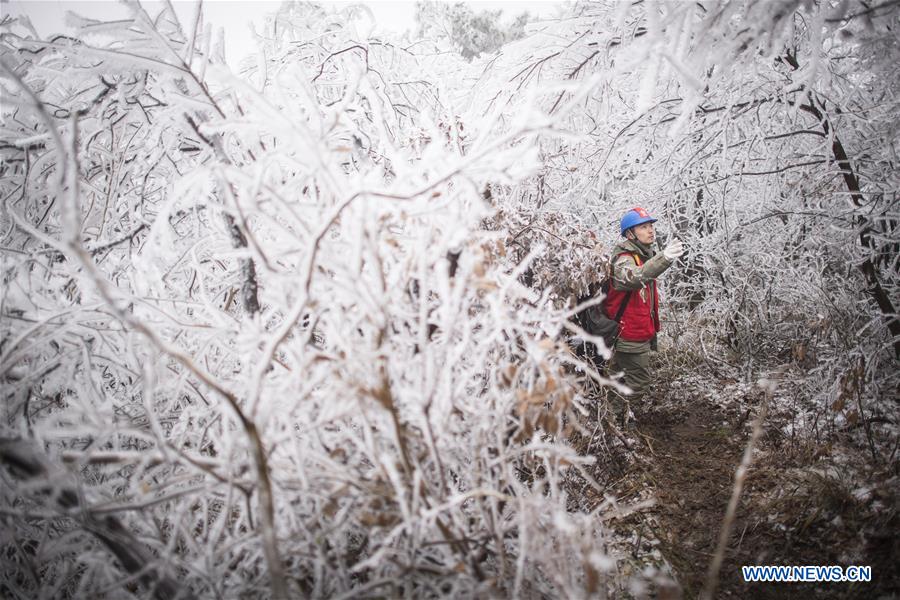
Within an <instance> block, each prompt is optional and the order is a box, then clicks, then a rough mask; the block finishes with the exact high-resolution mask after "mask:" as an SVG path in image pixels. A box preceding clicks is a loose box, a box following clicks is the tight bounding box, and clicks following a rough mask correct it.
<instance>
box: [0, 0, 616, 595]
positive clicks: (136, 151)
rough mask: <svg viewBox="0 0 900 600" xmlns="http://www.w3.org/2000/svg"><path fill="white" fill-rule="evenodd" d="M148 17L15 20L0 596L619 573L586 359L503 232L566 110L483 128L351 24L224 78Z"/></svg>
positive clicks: (10, 51) (266, 53)
mask: <svg viewBox="0 0 900 600" xmlns="http://www.w3.org/2000/svg"><path fill="white" fill-rule="evenodd" d="M130 6H131V9H132V15H131V17H130V18H128V19H126V20H124V21H117V22H111V23H104V22H97V21H90V20H82V21H81V22H80V23H78V30H77V32H76V33H75V34H73V35H71V36H55V37H52V38H50V39H46V40H45V39H40V38H38V37H37V36H36V35H35V33H34V32H33V31H32V30H30V29H29V27H28V23H27V22H23V21H14V20H9V19H8V20H6V21H5V22H4V23H3V27H4V29H3V33H2V70H3V73H2V85H3V88H4V93H3V105H2V111H3V114H2V118H3V147H2V152H3V166H2V172H0V194H2V197H3V199H4V204H3V230H2V233H3V243H2V247H3V250H2V253H3V254H2V255H3V274H2V276H3V282H4V285H3V296H2V307H3V320H2V347H0V352H2V355H0V376H2V378H3V394H4V406H5V408H6V410H5V412H4V421H3V424H2V433H0V437H2V443H0V458H2V461H3V465H4V468H3V469H2V470H0V473H2V475H0V476H2V478H3V486H2V489H3V491H2V496H0V497H2V507H3V508H2V510H3V512H2V516H0V518H2V519H3V523H4V531H5V532H7V534H6V535H5V536H4V538H3V542H2V552H3V554H4V561H3V567H2V569H3V574H2V577H0V581H2V583H0V585H2V586H3V593H4V595H7V596H11V597H29V596H34V595H36V594H49V595H55V596H56V595H58V596H64V597H66V596H67V597H74V596H80V595H84V594H102V593H114V594H116V595H123V596H125V595H137V596H146V595H153V596H157V597H161V598H171V597H187V596H192V595H199V596H238V595H239V596H242V597H250V596H262V597H270V596H274V597H288V596H296V595H303V596H316V597H325V596H327V597H335V596H357V595H361V594H375V595H386V596H399V595H414V596H422V595H425V596H450V597H458V596H460V595H468V596H472V595H510V596H529V595H548V594H556V593H562V594H565V595H570V596H577V595H581V594H584V593H586V592H585V591H587V592H588V593H593V592H595V591H597V590H600V589H606V587H607V586H612V585H615V583H614V581H613V579H612V578H611V577H610V576H609V575H608V571H609V567H610V562H609V561H608V560H607V559H606V558H605V544H606V541H605V539H606V538H605V534H604V525H603V521H602V519H601V518H600V515H602V512H601V511H603V510H606V508H607V507H606V506H605V505H601V506H599V507H594V506H591V507H588V508H587V509H585V510H575V511H571V510H569V509H570V508H571V505H572V503H571V501H570V498H569V496H568V488H567V486H566V481H567V480H568V478H570V477H572V476H577V477H579V478H580V480H581V481H585V482H587V483H588V484H590V485H594V486H595V488H596V490H597V492H598V493H601V492H602V487H601V486H600V485H599V484H598V483H596V482H593V483H591V482H592V480H591V478H590V476H589V474H587V472H586V471H585V466H586V465H587V464H588V463H590V462H591V459H590V457H584V456H579V455H578V454H577V453H576V452H575V451H574V450H573V449H572V448H571V447H570V445H569V444H568V442H567V436H568V434H569V433H571V432H572V431H573V430H575V429H577V428H578V427H579V419H580V416H581V415H583V414H588V413H589V412H591V411H592V410H594V407H593V406H590V405H589V404H588V402H587V400H586V399H585V397H584V396H583V395H582V394H581V392H580V389H579V388H578V387H576V386H575V384H574V382H573V381H571V380H570V379H569V378H568V377H567V375H566V372H567V368H569V367H571V366H579V365H580V366H581V368H582V369H585V370H588V372H591V368H590V367H589V366H587V365H584V364H581V363H580V362H579V361H578V359H576V358H575V357H573V356H572V355H571V354H570V353H569V352H568V349H567V348H566V346H565V344H564V341H563V340H561V339H560V336H559V334H560V332H561V330H562V329H563V328H564V327H566V326H567V325H566V323H567V322H566V320H565V317H566V313H565V312H564V311H562V310H559V309H558V308H557V307H556V306H554V304H553V302H552V301H551V299H550V297H549V296H548V295H547V294H543V293H539V292H535V291H534V290H533V289H531V288H528V287H527V286H525V285H523V284H522V283H521V282H520V276H521V274H522V273H523V272H524V271H525V270H526V269H527V268H528V267H529V261H530V260H531V259H528V258H526V259H524V260H521V261H509V260H504V259H503V255H504V245H503V244H504V236H503V235H501V234H499V233H497V232H495V231H492V230H490V229H486V228H484V227H482V223H483V221H484V219H485V218H487V217H488V216H490V215H491V214H492V212H493V210H494V207H493V206H492V205H491V203H490V201H489V198H488V196H489V193H488V192H489V190H491V189H492V187H493V186H495V185H512V184H515V183H516V182H518V181H520V180H521V179H522V178H523V177H527V176H528V175H529V174H530V173H532V172H533V171H534V170H535V169H536V168H537V166H538V165H537V161H536V152H535V147H536V146H535V139H536V138H537V137H538V136H539V135H554V129H555V120H554V118H553V117H551V116H548V115H546V114H543V113H542V112H541V111H540V110H537V109H532V110H530V111H526V112H523V113H522V115H521V118H520V119H519V121H518V122H517V123H514V124H513V125H512V126H511V127H507V128H504V129H503V131H498V130H496V129H494V128H493V127H492V123H491V122H490V121H485V122H484V123H464V122H463V121H462V120H461V119H460V118H459V116H458V115H457V114H456V112H455V111H453V110H452V109H451V108H449V107H450V106H451V105H450V102H451V100H452V99H448V98H445V97H444V96H443V92H442V91H441V86H440V85H438V82H436V81H435V80H434V79H433V77H434V73H435V71H434V70H433V69H432V67H433V65H432V64H431V63H430V62H429V61H433V60H434V57H432V56H428V55H426V56H424V57H422V58H420V57H418V56H416V55H415V54H412V53H411V52H409V51H407V50H403V49H402V48H399V47H396V46H393V45H391V44H390V43H386V42H383V41H370V40H360V39H356V38H355V37H354V35H353V33H352V32H351V30H349V29H348V28H346V27H344V24H345V23H348V22H350V21H351V20H352V11H354V10H356V9H354V8H352V7H351V8H347V9H346V10H345V11H344V12H339V13H334V12H329V11H327V10H325V9H322V8H321V7H318V6H315V5H309V4H305V3H296V4H289V5H285V6H284V7H283V9H282V10H280V11H279V12H278V13H277V14H276V15H275V16H273V18H272V19H271V20H270V22H269V26H268V31H267V33H266V39H265V43H264V44H263V46H262V47H261V49H260V59H259V61H258V62H257V64H256V66H254V67H248V68H247V69H246V70H245V72H244V74H243V76H235V75H233V74H232V73H231V72H230V71H229V70H228V69H227V68H226V67H225V66H224V64H223V61H222V60H221V58H220V57H219V55H218V54H217V52H216V50H215V48H216V45H215V43H214V41H213V37H212V35H211V30H210V28H209V27H207V26H206V24H205V23H204V22H203V17H202V13H198V16H197V18H196V20H195V21H194V22H192V23H187V24H182V23H179V22H178V20H177V18H176V17H175V15H174V14H173V13H172V12H171V11H170V10H169V9H168V8H166V9H163V10H162V11H161V12H160V13H159V14H151V13H148V12H147V11H146V10H145V9H144V8H143V7H141V6H140V5H138V4H133V5H130ZM449 64H450V65H451V68H452V69H456V68H458V65H457V64H456V63H453V62H452V61H451V62H450V63H449ZM438 72H440V71H438ZM559 114H560V115H564V114H566V111H565V110H561V111H559ZM539 252H540V248H537V247H536V248H534V249H533V254H537V253H539ZM593 374H594V376H595V377H596V378H597V379H598V380H599V379H600V378H599V375H597V374H596V373H595V372H594V373H593ZM111 559H112V560H111Z"/></svg>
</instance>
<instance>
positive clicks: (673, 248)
mask: <svg viewBox="0 0 900 600" xmlns="http://www.w3.org/2000/svg"><path fill="white" fill-rule="evenodd" d="M663 254H664V255H665V257H666V258H667V259H669V262H672V261H674V260H675V259H676V258H678V257H679V256H681V255H682V254H684V244H682V243H681V240H679V239H678V238H676V239H674V240H672V241H671V242H669V245H668V246H666V247H665V249H664V250H663Z"/></svg>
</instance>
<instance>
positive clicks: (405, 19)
mask: <svg viewBox="0 0 900 600" xmlns="http://www.w3.org/2000/svg"><path fill="white" fill-rule="evenodd" d="M320 3H321V4H324V5H326V6H333V7H335V8H336V9H339V8H341V7H343V6H347V5H349V4H365V5H366V6H368V7H369V8H370V9H371V10H372V14H373V16H374V18H375V21H376V25H375V30H376V31H378V30H388V31H394V32H402V31H404V30H406V29H411V28H412V27H413V26H414V25H415V19H414V15H415V0H368V1H357V2H350V1H345V0H341V1H337V2H336V1H324V2H320ZM143 4H144V5H145V6H146V7H147V10H148V12H150V13H151V14H155V13H156V12H158V11H159V10H160V7H161V6H162V3H161V2H159V1H158V0H153V1H150V2H143ZM280 4H281V1H280V0H204V2H203V10H204V13H205V15H206V22H207V23H212V25H213V28H214V30H215V29H217V28H219V27H223V28H224V29H225V41H226V58H227V59H228V62H229V63H230V64H231V65H232V67H234V66H236V65H237V64H238V63H239V62H240V59H241V58H243V57H244V56H245V55H247V54H248V53H251V52H253V50H254V49H255V43H254V38H253V34H252V31H251V25H253V26H255V27H256V30H257V31H262V25H263V22H264V18H265V15H266V14H268V13H271V12H273V11H274V10H276V9H277V8H278V6H279V5H280ZM469 4H471V5H472V7H473V8H474V9H475V10H503V11H504V12H505V13H508V14H511V15H517V14H519V13H521V12H525V11H528V12H530V13H531V14H533V15H542V16H550V15H552V14H553V12H554V9H555V8H556V7H557V6H558V4H559V2H553V1H545V0H540V1H538V0H530V1H524V2H522V1H519V2H517V1H510V0H506V1H497V0H492V1H484V0H479V1H475V2H469ZM173 5H174V6H175V11H176V12H177V13H178V15H179V18H180V19H181V21H182V23H189V22H191V20H192V17H193V15H194V14H195V11H196V6H197V3H196V2H195V1H193V0H173ZM67 12H74V13H77V14H80V15H82V16H85V17H89V18H94V19H115V18H119V17H125V16H126V15H127V14H128V12H127V9H126V8H125V7H124V6H122V5H121V4H120V3H119V2H117V1H116V0H0V14H3V15H6V14H10V15H13V16H18V15H21V14H24V15H26V16H28V18H29V19H30V20H31V22H32V24H33V25H34V27H35V29H36V30H37V32H38V33H39V34H40V35H41V36H42V37H44V36H48V35H51V34H54V33H66V32H67V27H66V23H65V15H66V13H67Z"/></svg>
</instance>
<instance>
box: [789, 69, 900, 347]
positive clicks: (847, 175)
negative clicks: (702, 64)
mask: <svg viewBox="0 0 900 600" xmlns="http://www.w3.org/2000/svg"><path fill="white" fill-rule="evenodd" d="M784 60H785V62H786V63H787V64H789V65H790V66H791V67H792V68H793V69H794V70H796V69H798V68H799V67H800V63H799V62H797V57H796V56H795V55H794V54H791V53H790V52H788V53H787V54H786V55H785V57H784ZM807 98H808V99H809V104H800V105H799V108H800V110H802V111H804V112H806V113H809V114H810V115H812V116H813V117H815V118H816V119H817V120H818V121H819V124H820V125H821V126H822V130H823V131H824V132H825V135H830V136H831V139H832V140H833V141H832V143H831V153H832V155H833V156H834V160H835V162H837V165H838V167H839V168H840V170H841V175H842V176H843V178H844V183H845V184H846V186H847V190H849V192H850V199H851V201H852V202H853V205H854V206H856V207H857V208H863V207H864V205H865V201H864V199H863V196H862V191H861V189H860V184H859V176H858V175H857V174H856V171H855V170H854V169H853V165H852V164H851V163H850V158H849V157H848V156H847V152H846V150H845V149H844V145H843V144H842V143H841V139H840V138H839V137H838V135H837V132H836V131H835V130H834V127H833V126H832V124H831V121H830V120H829V119H828V117H827V116H826V115H825V114H824V113H823V112H822V111H821V110H819V108H817V107H816V105H815V99H814V97H813V94H812V92H808V93H807ZM856 225H857V226H858V227H859V243H860V245H861V246H862V247H863V248H866V249H869V250H872V251H876V250H877V247H876V245H875V242H874V241H873V239H872V233H873V231H872V227H871V225H870V224H869V223H868V222H866V220H865V218H864V217H863V216H861V215H858V216H857V217H856ZM859 269H860V270H861V271H862V272H863V275H865V278H866V283H868V285H869V287H868V288H867V289H866V292H867V293H868V294H869V295H870V296H872V298H874V300H875V303H876V304H877V305H878V309H879V310H880V311H881V314H882V316H883V317H884V320H885V323H886V324H887V327H888V331H890V333H891V336H893V338H894V356H896V357H897V358H898V359H900V319H898V318H897V316H896V315H897V309H896V307H895V306H894V303H893V302H891V298H890V296H888V294H887V292H886V291H885V289H884V287H883V286H882V285H881V280H880V279H879V278H878V269H877V268H876V267H875V263H874V262H873V260H872V257H871V256H868V257H866V259H865V260H864V261H863V262H862V263H861V264H860V265H859Z"/></svg>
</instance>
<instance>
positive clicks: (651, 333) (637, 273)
mask: <svg viewBox="0 0 900 600" xmlns="http://www.w3.org/2000/svg"><path fill="white" fill-rule="evenodd" d="M655 222H656V219H654V218H653V217H651V216H650V214H649V213H648V212H647V211H646V210H644V209H643V208H640V207H636V208H633V209H631V210H629V211H628V212H626V213H625V215H624V216H623V217H622V220H621V222H620V224H619V225H620V230H621V234H622V237H624V238H625V240H624V241H622V242H620V243H619V244H617V245H616V247H615V248H614V249H613V253H612V257H611V260H612V281H611V285H610V287H609V293H608V294H607V296H606V300H605V301H604V303H603V308H604V311H605V312H606V315H607V316H608V317H609V318H610V319H615V317H616V315H617V314H620V313H619V311H620V308H621V306H622V303H623V302H624V303H626V304H625V308H624V311H623V312H621V315H622V318H621V319H620V320H619V323H620V325H621V329H620V332H619V338H618V339H617V340H616V343H615V345H614V347H613V354H612V358H611V359H610V361H609V371H608V372H609V373H610V374H614V373H618V372H624V377H623V379H622V383H624V384H625V385H627V386H628V387H629V388H631V390H632V394H631V395H630V396H629V399H631V400H640V399H641V397H643V395H644V393H645V392H646V391H647V388H648V386H649V385H650V350H656V334H657V333H658V332H659V329H660V326H659V293H658V292H657V289H656V278H657V277H659V276H660V275H661V274H662V273H663V272H664V271H665V270H666V269H668V268H669V267H670V266H672V263H673V262H674V261H675V259H677V258H678V257H679V256H681V255H682V254H683V253H684V248H683V246H682V244H681V242H680V241H679V240H677V239H676V240H673V241H672V242H671V243H670V244H669V245H668V246H666V248H665V249H664V250H663V251H662V252H657V251H656V250H655V249H654V247H653V244H654V242H655V241H656V231H655V230H654V227H653V224H654V223H655ZM616 402H617V404H618V406H616V407H615V408H616V410H617V412H620V413H621V415H620V416H621V418H622V421H623V423H625V424H627V422H628V415H629V412H630V411H629V408H628V402H627V401H622V399H621V398H616Z"/></svg>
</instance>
